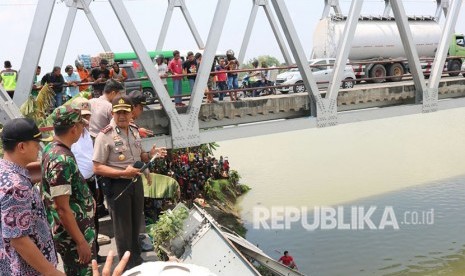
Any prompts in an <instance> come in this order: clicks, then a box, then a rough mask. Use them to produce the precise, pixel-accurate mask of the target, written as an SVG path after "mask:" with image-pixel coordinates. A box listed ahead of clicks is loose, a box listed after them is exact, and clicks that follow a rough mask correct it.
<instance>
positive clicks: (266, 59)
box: [239, 55, 282, 78]
mask: <svg viewBox="0 0 465 276" xmlns="http://www.w3.org/2000/svg"><path fill="white" fill-rule="evenodd" d="M255 59H256V60H258V64H259V66H261V67H273V66H281V65H282V64H281V63H280V62H279V60H278V59H277V58H275V57H272V56H270V55H263V56H258V57H256V58H252V59H250V60H249V61H248V62H247V63H244V64H243V65H242V69H252V68H253V66H252V62H253V61H254V60H255ZM245 74H246V73H240V74H239V78H243V77H244V75H245Z"/></svg>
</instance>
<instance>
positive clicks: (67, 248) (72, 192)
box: [42, 106, 95, 276]
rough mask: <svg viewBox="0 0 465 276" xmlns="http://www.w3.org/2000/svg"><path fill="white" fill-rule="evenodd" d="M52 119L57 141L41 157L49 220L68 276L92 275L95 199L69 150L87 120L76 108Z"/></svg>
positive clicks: (56, 113) (61, 111) (62, 109)
mask: <svg viewBox="0 0 465 276" xmlns="http://www.w3.org/2000/svg"><path fill="white" fill-rule="evenodd" d="M52 119H53V127H54V132H55V136H54V137H53V138H54V140H53V142H52V143H50V144H48V145H47V146H46V147H45V149H44V152H43V156H42V185H43V192H44V197H45V198H44V203H45V206H46V209H47V217H48V221H49V223H50V225H51V227H52V233H53V239H54V241H55V247H56V248H57V251H58V253H60V255H61V257H62V259H63V263H64V268H65V272H66V274H67V275H73V276H74V275H79V276H81V275H92V268H91V263H90V261H91V258H92V252H93V250H94V248H95V246H94V240H95V228H94V200H93V198H92V193H91V192H90V190H89V187H88V186H87V184H86V180H85V179H84V177H83V176H82V174H81V173H80V172H79V168H78V165H77V162H76V159H75V158H74V155H73V153H72V152H71V149H70V148H71V145H72V144H74V143H75V142H76V141H77V140H79V137H80V136H81V135H82V132H83V129H84V124H85V123H86V121H85V120H84V119H83V118H82V117H81V111H80V110H79V109H78V108H75V107H73V106H61V107H59V108H57V109H55V111H54V112H53V113H52Z"/></svg>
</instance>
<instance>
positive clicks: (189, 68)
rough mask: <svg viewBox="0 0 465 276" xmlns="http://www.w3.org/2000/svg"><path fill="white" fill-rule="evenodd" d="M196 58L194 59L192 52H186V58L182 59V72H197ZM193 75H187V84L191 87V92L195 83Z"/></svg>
mask: <svg viewBox="0 0 465 276" xmlns="http://www.w3.org/2000/svg"><path fill="white" fill-rule="evenodd" d="M197 67H198V64H197V60H195V56H194V53H193V52H188V53H187V60H186V61H184V64H183V65H182V69H183V74H197ZM196 76H197V75H194V76H187V79H188V80H189V85H190V88H191V93H192V90H193V88H194V83H195V77H196Z"/></svg>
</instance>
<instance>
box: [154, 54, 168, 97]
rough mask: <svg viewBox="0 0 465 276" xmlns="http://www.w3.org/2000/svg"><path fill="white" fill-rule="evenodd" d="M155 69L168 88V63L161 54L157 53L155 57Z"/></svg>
mask: <svg viewBox="0 0 465 276" xmlns="http://www.w3.org/2000/svg"><path fill="white" fill-rule="evenodd" d="M155 70H157V72H158V75H159V76H160V78H162V79H161V81H162V82H163V85H164V86H165V89H166V90H168V85H167V81H166V77H168V65H166V63H165V57H164V56H163V55H157V56H156V57H155Z"/></svg>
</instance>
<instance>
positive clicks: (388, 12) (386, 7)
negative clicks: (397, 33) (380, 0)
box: [383, 0, 391, 17]
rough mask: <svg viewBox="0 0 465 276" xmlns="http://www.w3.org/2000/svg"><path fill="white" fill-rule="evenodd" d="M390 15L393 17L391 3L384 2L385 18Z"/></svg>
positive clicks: (387, 0) (388, 1) (388, 0)
mask: <svg viewBox="0 0 465 276" xmlns="http://www.w3.org/2000/svg"><path fill="white" fill-rule="evenodd" d="M389 15H391V2H390V0H384V12H383V16H384V17H388V16H389Z"/></svg>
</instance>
